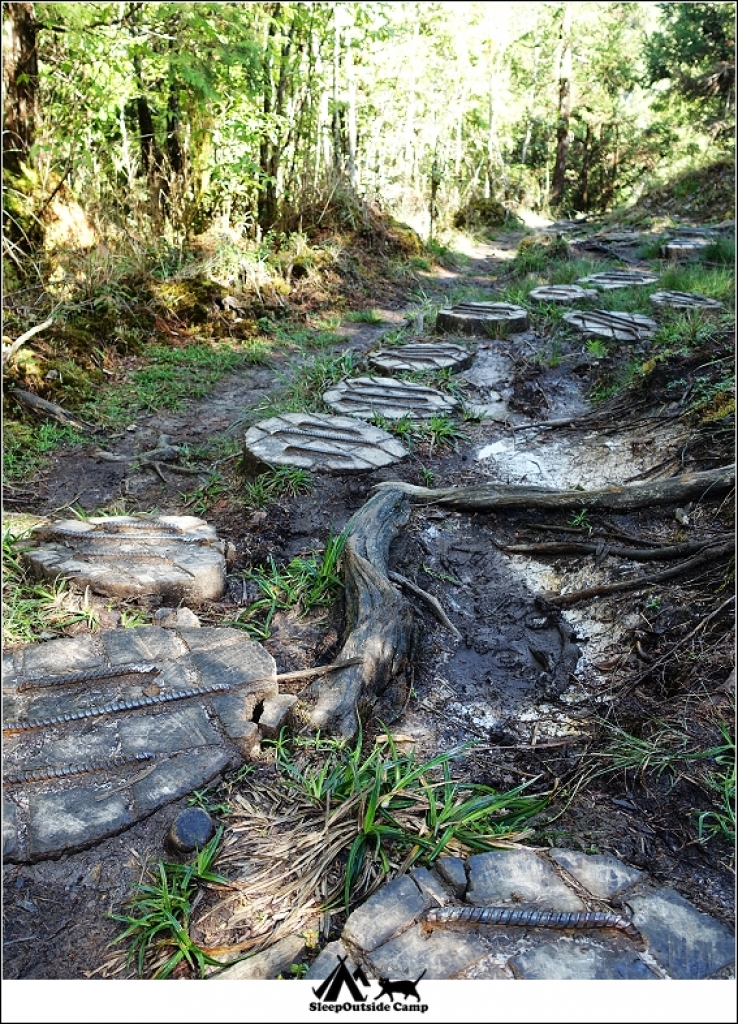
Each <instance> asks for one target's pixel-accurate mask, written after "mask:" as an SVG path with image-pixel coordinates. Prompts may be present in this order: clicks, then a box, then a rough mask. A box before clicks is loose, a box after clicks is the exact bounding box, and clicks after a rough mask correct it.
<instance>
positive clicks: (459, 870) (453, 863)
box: [436, 857, 466, 899]
mask: <svg viewBox="0 0 738 1024" xmlns="http://www.w3.org/2000/svg"><path fill="white" fill-rule="evenodd" d="M436 871H437V872H438V874H439V875H440V876H441V878H445V879H446V881H447V882H448V884H449V885H450V886H451V887H452V889H453V891H454V894H455V895H456V896H457V897H458V898H459V899H463V898H464V896H465V894H466V867H465V865H464V861H463V860H462V859H461V857H439V858H438V860H437V861H436Z"/></svg>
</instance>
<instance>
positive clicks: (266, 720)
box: [259, 693, 297, 740]
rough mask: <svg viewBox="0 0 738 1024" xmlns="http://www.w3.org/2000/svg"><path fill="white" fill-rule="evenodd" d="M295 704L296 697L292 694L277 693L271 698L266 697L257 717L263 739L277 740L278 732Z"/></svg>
mask: <svg viewBox="0 0 738 1024" xmlns="http://www.w3.org/2000/svg"><path fill="white" fill-rule="evenodd" d="M296 703H297V697H296V696H295V694H293V693H278V694H275V696H273V697H267V699H266V700H265V701H264V707H263V710H262V712H261V715H260V717H259V728H260V729H261V733H262V735H263V736H264V738H265V739H267V740H274V739H276V738H277V736H278V735H279V730H280V729H281V728H282V726H283V725H284V723H285V722H286V720H287V716H288V715H289V713H290V711H291V710H292V708H293V707H294V706H295V704H296Z"/></svg>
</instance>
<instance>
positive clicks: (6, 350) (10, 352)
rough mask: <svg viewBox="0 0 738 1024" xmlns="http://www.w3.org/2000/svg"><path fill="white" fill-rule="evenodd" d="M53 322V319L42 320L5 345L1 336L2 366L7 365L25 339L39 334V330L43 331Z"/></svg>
mask: <svg viewBox="0 0 738 1024" xmlns="http://www.w3.org/2000/svg"><path fill="white" fill-rule="evenodd" d="M53 322H54V321H53V319H49V320H44V322H43V323H42V324H36V326H35V327H32V328H31V329H30V331H26V332H25V334H21V336H20V337H19V338H16V339H15V341H14V342H11V344H10V345H6V344H5V339H4V338H3V366H7V364H8V363H9V362H10V360H11V359H12V358H13V356H14V355H15V353H16V352H17V351H18V349H19V348H21V346H22V345H25V343H26V342H27V341H30V340H31V338H33V337H34V335H36V334H40V333H41V331H45V330H46V328H47V327H51V325H52V324H53ZM8 340H10V339H8Z"/></svg>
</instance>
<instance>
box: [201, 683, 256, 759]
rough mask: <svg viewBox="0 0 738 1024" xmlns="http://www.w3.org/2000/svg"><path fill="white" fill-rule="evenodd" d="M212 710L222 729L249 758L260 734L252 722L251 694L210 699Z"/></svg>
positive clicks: (224, 695) (254, 702) (252, 695)
mask: <svg viewBox="0 0 738 1024" xmlns="http://www.w3.org/2000/svg"><path fill="white" fill-rule="evenodd" d="M211 703H212V706H213V709H214V711H215V713H216V715H217V716H218V718H219V719H220V720H221V722H222V723H223V728H224V729H225V731H226V732H227V733H228V735H229V737H230V738H231V739H232V740H233V741H234V743H235V745H236V746H237V747H238V749H239V750H240V751H241V752H242V753H243V754H244V756H245V757H251V755H252V753H253V752H254V749H255V748H256V746H257V745H258V743H259V740H260V738H261V734H260V732H259V727H258V725H257V724H256V722H254V721H253V714H254V707H255V706H256V703H257V701H256V698H255V695H254V694H253V693H239V692H238V691H235V692H234V693H223V694H216V695H215V696H214V697H213V698H212V701H211Z"/></svg>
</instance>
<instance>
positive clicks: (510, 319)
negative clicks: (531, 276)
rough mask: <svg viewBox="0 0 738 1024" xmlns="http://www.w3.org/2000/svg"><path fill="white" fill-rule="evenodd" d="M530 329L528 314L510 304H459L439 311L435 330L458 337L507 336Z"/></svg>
mask: <svg viewBox="0 0 738 1024" xmlns="http://www.w3.org/2000/svg"><path fill="white" fill-rule="evenodd" d="M527 326H528V311H527V310H526V309H523V307H522V306H513V305H512V304H511V303H509V302H459V303H457V304H456V305H455V306H451V307H450V308H449V309H439V311H438V315H437V317H436V330H437V331H441V332H444V331H445V332H448V333H458V334H480V335H483V336H487V337H489V336H492V337H504V336H505V335H507V334H510V333H511V332H513V331H524V330H525V329H526V327H527Z"/></svg>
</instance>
